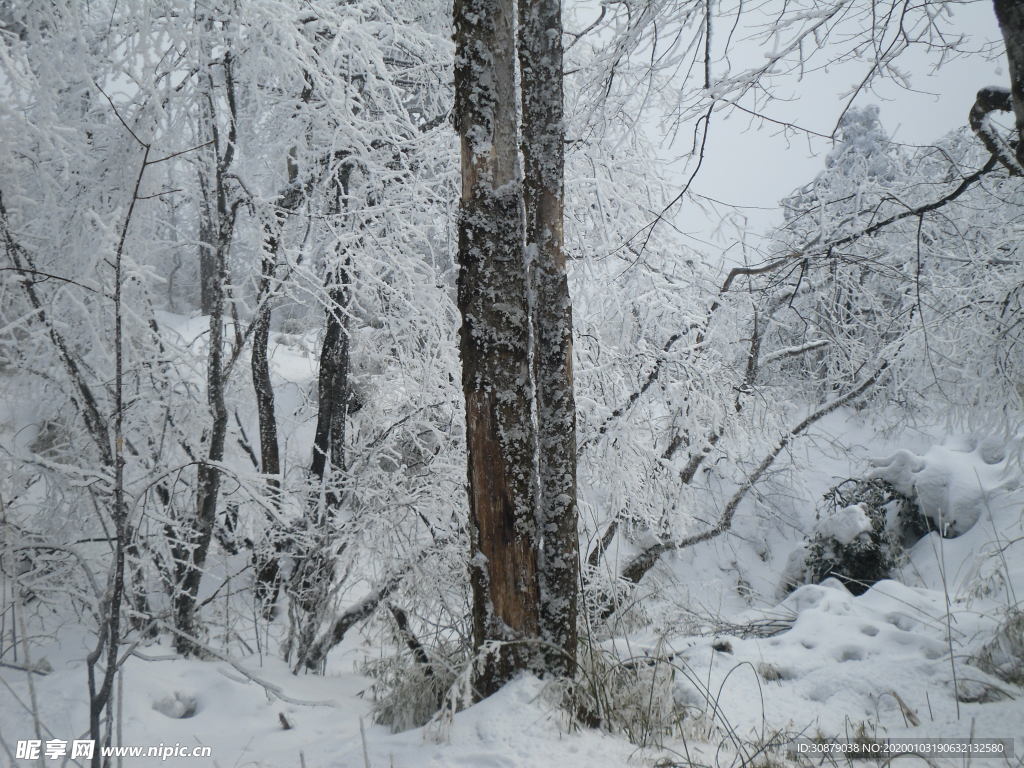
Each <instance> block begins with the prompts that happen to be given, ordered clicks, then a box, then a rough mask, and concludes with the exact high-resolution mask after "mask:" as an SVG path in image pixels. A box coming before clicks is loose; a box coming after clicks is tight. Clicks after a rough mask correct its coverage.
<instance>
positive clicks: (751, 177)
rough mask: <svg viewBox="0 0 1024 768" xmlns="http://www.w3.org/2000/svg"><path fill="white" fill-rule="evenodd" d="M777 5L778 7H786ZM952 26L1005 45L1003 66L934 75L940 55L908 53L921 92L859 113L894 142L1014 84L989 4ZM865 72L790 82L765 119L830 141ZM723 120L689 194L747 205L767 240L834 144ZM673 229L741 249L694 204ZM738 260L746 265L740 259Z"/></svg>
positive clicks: (961, 119) (971, 40)
mask: <svg viewBox="0 0 1024 768" xmlns="http://www.w3.org/2000/svg"><path fill="white" fill-rule="evenodd" d="M774 1H775V0H773V2H774ZM778 3H779V6H780V7H781V6H782V2H781V0H778ZM769 5H770V4H769ZM953 22H954V23H955V24H956V26H957V28H958V29H960V30H961V31H962V32H963V33H964V34H965V35H966V36H967V38H968V39H967V45H969V46H970V47H971V48H977V49H982V50H985V49H986V48H987V49H988V50H992V46H991V44H992V43H993V42H996V41H998V43H999V45H998V46H997V47H996V50H997V51H998V52H999V57H998V59H996V60H992V58H991V55H989V56H985V55H977V56H972V57H963V58H959V59H955V60H951V61H947V62H945V63H943V64H942V66H941V69H936V65H937V64H938V57H937V55H936V54H932V55H928V54H926V53H925V52H924V51H921V50H914V51H908V52H907V53H905V54H904V56H903V57H901V58H900V60H899V65H900V68H901V71H903V72H904V73H905V74H907V75H908V76H909V77H910V79H911V81H912V86H913V88H914V91H908V90H906V89H903V88H900V87H898V86H897V85H896V84H894V83H892V82H884V83H880V84H878V85H877V86H876V87H875V88H874V89H873V91H869V92H866V93H862V94H861V95H860V96H859V98H858V99H857V101H856V102H855V104H856V105H859V106H866V105H868V104H877V105H878V106H879V108H880V110H881V120H882V124H883V125H884V127H885V128H886V130H887V131H888V132H889V134H890V136H891V137H892V138H893V139H894V140H896V141H900V142H904V143H908V144H929V143H931V142H933V141H934V140H936V139H938V138H939V137H940V136H942V135H943V134H945V133H947V132H948V131H951V130H953V129H955V128H958V127H960V126H965V125H967V114H968V112H969V110H970V108H971V106H972V105H973V103H974V98H975V94H976V93H977V91H978V89H979V88H981V87H983V86H985V85H993V84H1008V83H1007V79H1008V75H1007V74H1006V69H1007V68H1006V65H1005V58H1004V54H1003V50H1002V44H1001V41H1002V37H1001V35H1000V32H999V28H998V26H997V23H996V19H995V14H994V12H993V10H992V3H991V2H989V1H988V0H983V1H982V2H975V3H972V4H969V5H963V6H959V7H957V8H956V9H955V13H954V16H953ZM754 54H755V55H756V54H757V52H756V51H755V52H754ZM865 67H866V63H861V64H860V65H856V64H844V65H841V66H838V67H833V68H832V69H831V70H830V71H828V72H814V73H810V74H808V75H807V76H806V77H805V78H804V79H803V81H802V82H799V83H797V82H794V83H793V84H792V88H791V98H792V100H790V101H786V102H785V103H779V102H776V103H774V104H773V105H771V107H770V108H768V110H766V111H767V113H768V114H769V115H770V116H771V117H773V118H777V119H781V120H785V121H788V122H794V123H797V124H799V125H801V126H803V127H805V128H808V129H810V130H813V131H816V132H819V133H823V134H826V135H827V134H831V133H832V130H833V127H834V125H835V123H836V118H837V116H838V115H839V113H840V111H841V109H842V106H843V105H844V104H845V101H846V99H845V98H842V97H841V94H843V93H844V92H849V90H850V87H851V86H852V85H853V84H854V83H855V82H857V81H859V80H860V79H861V77H862V76H863V73H864V71H865ZM724 114H726V113H724V112H723V113H719V114H716V120H714V121H713V124H712V133H711V135H710V137H709V139H708V150H707V153H706V156H705V161H704V165H703V166H702V168H701V171H700V174H699V175H698V177H697V179H696V181H695V182H694V184H693V186H692V189H693V190H694V191H696V192H698V193H700V194H703V195H707V196H709V197H712V198H715V199H717V200H720V201H722V202H725V203H729V204H731V205H738V206H745V207H744V208H743V210H742V214H743V215H744V216H745V217H746V227H745V229H746V231H747V233H748V236H749V235H750V234H756V233H760V232H764V231H765V230H766V229H768V228H770V227H771V226H773V225H774V224H776V223H780V222H781V220H782V218H781V214H780V213H779V210H778V206H777V204H778V201H779V200H780V199H781V198H783V197H785V196H786V195H787V194H788V193H789V192H790V191H792V190H793V189H794V188H796V187H798V186H800V185H802V184H805V183H807V182H809V181H810V180H812V179H813V178H814V176H815V175H816V174H817V173H818V172H819V171H820V170H821V169H822V168H823V166H824V156H825V154H827V152H828V151H829V150H830V149H831V147H832V144H831V142H830V141H828V140H825V139H819V138H814V137H811V138H808V137H807V136H806V135H804V136H799V135H797V136H793V135H791V136H790V137H788V138H787V137H786V136H784V135H782V133H781V129H780V128H779V126H777V125H772V124H768V123H761V124H758V123H759V121H756V120H753V119H752V118H750V117H749V116H746V115H743V114H741V113H738V112H734V113H733V115H732V117H731V118H729V119H724V118H723V115H724ZM690 135H692V131H691V133H690ZM690 135H687V132H686V131H681V132H680V141H679V143H678V144H677V145H676V146H675V147H671V148H670V147H664V148H663V152H664V153H665V156H666V157H673V156H677V155H679V154H680V153H683V152H686V151H688V146H686V145H683V146H680V144H683V143H684V142H688V141H689V139H690ZM676 167H677V168H678V176H679V183H680V186H681V185H682V183H683V182H684V180H685V175H684V173H683V170H682V163H681V162H680V163H677V164H676ZM687 175H688V172H687ZM675 221H676V223H677V225H678V226H679V227H680V228H681V229H683V230H684V231H686V232H689V233H692V235H693V236H694V237H696V238H698V239H700V240H713V241H714V242H715V245H714V247H711V248H708V247H707V246H704V247H700V246H698V250H702V251H705V252H707V251H708V250H711V251H714V250H718V249H719V248H722V249H726V250H728V251H735V246H736V243H737V240H738V237H737V235H736V233H735V230H732V231H724V232H723V233H720V234H718V235H715V234H714V232H715V229H716V227H717V226H718V221H717V220H715V218H714V217H709V216H708V214H707V213H705V212H702V211H701V210H699V208H698V207H697V206H695V205H693V204H692V203H685V204H683V207H682V209H681V210H679V211H678V212H677V214H676V217H675ZM695 245H697V244H696V243H695ZM733 255H734V256H735V257H736V258H739V254H738V253H734V254H733Z"/></svg>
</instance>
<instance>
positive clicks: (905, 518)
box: [783, 480, 925, 595]
mask: <svg viewBox="0 0 1024 768" xmlns="http://www.w3.org/2000/svg"><path fill="white" fill-rule="evenodd" d="M823 506H824V508H823V509H821V510H819V512H818V524H817V525H816V526H815V529H814V533H813V534H812V535H811V537H810V539H809V540H808V541H807V542H806V543H805V544H804V545H803V547H802V548H801V549H799V550H797V551H796V552H794V553H793V555H791V557H790V561H789V563H788V564H787V566H786V571H785V573H784V574H783V590H784V591H785V592H789V591H791V590H792V589H794V588H795V587H797V586H799V585H800V584H819V583H821V582H822V581H824V580H825V579H827V578H837V579H839V581H841V582H842V583H843V584H844V585H845V586H846V587H847V589H849V590H850V591H851V592H852V593H853V594H855V595H859V594H862V593H863V592H865V591H867V589H868V588H869V587H870V586H871V585H872V584H874V583H875V582H876V581H880V580H881V579H885V578H888V577H889V574H890V571H891V570H892V569H893V568H894V567H895V566H896V565H897V564H898V563H899V561H900V558H901V556H902V554H903V544H904V543H912V541H913V540H915V539H914V538H913V537H914V536H915V535H917V538H920V535H923V533H924V532H925V531H920V533H917V531H918V530H919V528H920V526H919V522H918V517H919V516H918V515H917V511H916V508H915V506H914V504H913V502H911V500H910V499H909V498H907V497H906V496H905V495H903V494H902V493H900V492H899V491H898V490H897V489H896V488H895V487H894V486H893V485H892V484H891V483H887V482H885V481H884V480H846V481H844V482H842V483H840V484H839V485H837V486H835V487H833V488H832V489H831V490H829V491H828V493H826V494H825V496H824V505H823Z"/></svg>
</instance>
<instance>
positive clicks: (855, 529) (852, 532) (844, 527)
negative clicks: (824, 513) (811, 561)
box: [814, 504, 872, 546]
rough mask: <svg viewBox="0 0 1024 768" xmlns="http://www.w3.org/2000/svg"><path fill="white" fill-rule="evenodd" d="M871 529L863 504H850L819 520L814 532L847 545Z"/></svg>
mask: <svg viewBox="0 0 1024 768" xmlns="http://www.w3.org/2000/svg"><path fill="white" fill-rule="evenodd" d="M871 529H872V526H871V518H869V517H868V513H867V512H866V511H865V510H864V505H863V504H851V505H850V506H848V507H844V508H843V509H840V510H838V511H837V512H836V513H835V514H834V515H830V516H829V517H827V518H825V519H824V520H822V521H820V522H819V523H818V525H817V526H815V529H814V532H815V533H816V534H817V535H819V536H822V537H824V538H831V539H835V540H836V541H838V542H839V543H840V544H842V545H844V546H848V545H850V544H852V543H853V542H854V540H855V539H856V538H857V537H858V536H860V535H861V534H862V533H871Z"/></svg>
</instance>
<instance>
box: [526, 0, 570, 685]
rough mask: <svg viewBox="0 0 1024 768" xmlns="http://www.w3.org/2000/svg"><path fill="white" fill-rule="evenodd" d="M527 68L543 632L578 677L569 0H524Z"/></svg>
mask: <svg viewBox="0 0 1024 768" xmlns="http://www.w3.org/2000/svg"><path fill="white" fill-rule="evenodd" d="M519 66H520V82H521V89H522V105H523V123H522V148H523V161H524V166H525V184H524V199H525V207H526V253H527V260H528V263H529V264H530V265H531V269H530V273H531V277H532V283H533V291H532V297H531V298H532V305H533V306H532V307H531V315H532V320H533V334H534V340H535V342H534V372H535V373H534V378H535V381H536V387H537V441H538V450H539V454H538V457H539V460H538V473H539V479H540V507H539V510H538V514H539V517H538V530H539V531H540V535H541V547H540V595H541V604H540V613H541V616H540V620H541V638H542V639H543V640H544V641H545V642H546V644H548V645H547V646H546V648H545V651H546V656H547V659H546V664H545V668H546V670H547V671H549V672H553V673H555V674H558V675H563V676H566V675H567V676H572V675H573V673H574V671H575V662H576V640H577V637H576V612H577V608H576V594H577V583H578V573H579V538H578V535H577V513H576V403H575V398H574V396H573V370H572V302H571V301H570V298H569V284H568V281H567V278H566V269H565V251H564V250H563V230H562V218H563V208H564V202H563V175H564V164H565V163H564V138H565V136H564V134H565V128H564V125H563V122H562V14H561V0H520V2H519Z"/></svg>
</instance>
